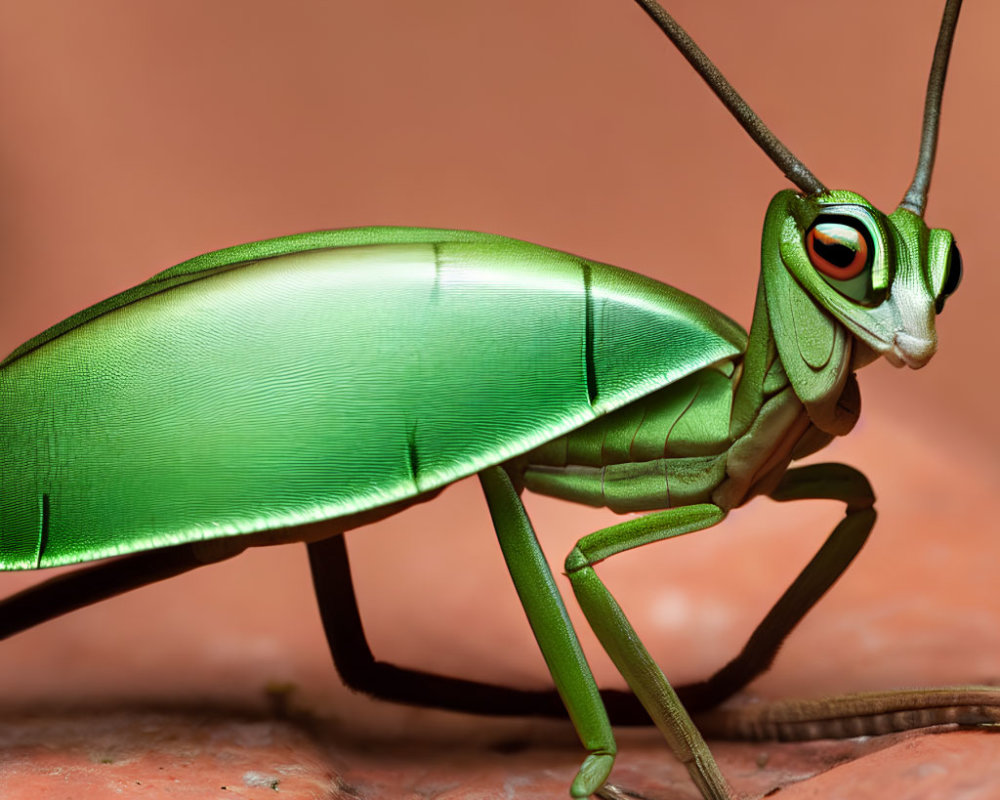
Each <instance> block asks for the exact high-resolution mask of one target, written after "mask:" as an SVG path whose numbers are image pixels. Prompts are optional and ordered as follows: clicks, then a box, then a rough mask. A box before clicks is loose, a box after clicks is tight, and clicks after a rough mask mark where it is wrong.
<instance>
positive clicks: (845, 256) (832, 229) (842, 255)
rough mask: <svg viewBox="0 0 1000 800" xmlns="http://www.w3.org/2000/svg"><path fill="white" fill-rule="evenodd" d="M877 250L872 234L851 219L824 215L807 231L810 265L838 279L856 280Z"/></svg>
mask: <svg viewBox="0 0 1000 800" xmlns="http://www.w3.org/2000/svg"><path fill="white" fill-rule="evenodd" d="M873 251H874V248H873V247H872V245H871V240H870V239H869V238H868V232H867V231H865V230H864V229H863V228H862V227H861V224H860V223H859V222H857V221H855V220H853V219H851V218H850V217H830V216H820V217H818V218H817V219H816V221H815V222H814V223H813V224H812V226H811V227H810V228H809V230H808V231H806V252H807V253H808V254H809V261H810V263H811V264H812V265H813V266H814V267H815V268H816V269H817V270H819V271H820V272H821V273H822V274H824V275H826V276H827V277H829V278H833V279H834V280H838V281H846V280H850V279H851V278H856V277H857V276H858V275H860V274H861V273H862V272H863V271H864V270H865V268H866V267H869V266H871V261H872V256H873V254H874V252H873Z"/></svg>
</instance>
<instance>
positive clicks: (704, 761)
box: [566, 503, 732, 800]
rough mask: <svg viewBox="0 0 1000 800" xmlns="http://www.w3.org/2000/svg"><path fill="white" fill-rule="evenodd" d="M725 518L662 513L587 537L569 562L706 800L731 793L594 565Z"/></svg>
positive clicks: (587, 603) (593, 616)
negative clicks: (635, 548) (641, 546)
mask: <svg viewBox="0 0 1000 800" xmlns="http://www.w3.org/2000/svg"><path fill="white" fill-rule="evenodd" d="M724 516H725V512H724V511H723V510H722V509H721V508H719V507H718V506H714V505H710V504H708V503H705V504H701V505H692V506H683V507H680V508H671V509H668V510H666V511H658V512H655V513H652V514H647V515H646V516H644V517H639V518H637V519H632V520H629V521H627V522H623V523H620V524H618V525H613V526H611V527H610V528H605V529H603V530H600V531H597V532H596V533H592V534H590V535H589V536H585V537H583V538H582V539H581V540H580V541H579V542H577V545H576V547H574V548H573V550H572V552H570V554H569V556H568V557H567V559H566V573H567V574H568V576H569V579H570V581H571V582H572V584H573V591H574V592H575V593H576V597H577V600H578V601H579V603H580V607H581V608H582V609H583V612H584V614H586V616H587V620H588V621H589V622H590V626H591V628H592V629H593V631H594V633H595V634H597V638H598V639H599V640H600V642H601V645H602V646H603V647H604V649H605V651H606V652H607V654H608V655H609V656H610V657H611V660H612V661H613V662H614V664H615V666H616V667H617V668H618V671H619V672H620V673H621V674H622V677H624V678H625V680H626V681H627V682H628V685H629V686H630V687H631V688H632V691H633V692H635V694H636V696H637V697H638V698H639V702H641V703H642V705H643V707H644V708H645V709H646V711H647V712H648V713H649V715H650V717H652V719H653V722H654V723H655V724H656V726H657V727H658V728H659V729H660V731H661V732H662V733H663V735H664V737H665V738H666V740H667V743H668V744H669V745H670V749H671V750H673V752H674V754H675V755H676V756H677V758H678V759H679V760H680V761H681V762H682V763H683V764H684V766H686V767H687V769H688V773H689V774H690V775H691V778H692V780H693V781H694V782H695V784H696V785H697V786H698V788H699V789H700V790H701V793H702V796H703V797H704V798H705V799H706V800H728V799H729V798H731V797H732V792H731V791H730V789H729V786H728V784H727V783H726V780H725V778H723V776H722V773H721V772H720V771H719V767H718V765H716V763H715V759H714V758H713V757H712V754H711V752H709V749H708V746H707V745H706V744H705V741H704V739H703V738H702V736H701V734H700V733H699V732H698V729H697V728H696V727H695V726H694V723H693V722H692V721H691V718H690V717H689V716H688V713H687V711H685V710H684V706H683V705H681V701H680V698H678V696H677V692H676V691H674V689H673V687H671V685H670V684H669V682H668V681H667V679H666V677H665V676H664V675H663V672H662V671H661V670H660V668H659V666H657V664H656V662H655V661H653V659H652V657H651V656H650V655H649V652H648V651H647V650H646V648H645V647H644V646H643V644H642V642H641V641H640V640H639V637H638V635H637V634H636V632H635V630H634V629H633V628H632V625H631V624H630V623H629V621H628V619H627V618H626V617H625V614H624V613H623V612H622V609H621V607H620V606H619V605H618V603H617V602H616V601H615V599H614V597H612V596H611V593H610V592H609V591H608V590H607V588H606V587H605V586H604V583H603V582H602V581H601V579H600V578H598V577H597V573H596V572H594V565H595V564H597V563H598V562H600V561H603V560H604V559H605V558H608V557H609V556H612V555H615V554H616V553H622V552H624V551H626V550H631V549H632V548H634V547H639V546H640V545H644V544H649V543H650V542H655V541H660V540H662V539H669V538H672V537H674V536H680V535H682V534H685V533H691V532H693V531H697V530H701V529H703V528H708V527H710V526H712V525H715V524H716V523H718V522H719V521H721V520H722V519H723V517H724Z"/></svg>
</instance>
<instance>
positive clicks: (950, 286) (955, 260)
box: [941, 242, 962, 297]
mask: <svg viewBox="0 0 1000 800" xmlns="http://www.w3.org/2000/svg"><path fill="white" fill-rule="evenodd" d="M961 282H962V255H961V253H959V252H958V247H956V246H955V243H954V242H952V243H951V253H950V254H949V255H948V274H947V276H945V279H944V287H943V288H942V289H941V296H942V297H948V296H949V295H951V294H953V293H954V292H955V290H956V289H957V288H958V284H960V283H961Z"/></svg>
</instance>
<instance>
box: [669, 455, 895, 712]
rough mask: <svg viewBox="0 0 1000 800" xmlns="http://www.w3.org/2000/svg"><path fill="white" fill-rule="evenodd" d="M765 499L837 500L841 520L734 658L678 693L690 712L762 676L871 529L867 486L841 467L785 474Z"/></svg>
mask: <svg viewBox="0 0 1000 800" xmlns="http://www.w3.org/2000/svg"><path fill="white" fill-rule="evenodd" d="M771 497H772V499H774V500H779V501H786V500H842V501H843V502H844V503H845V504H846V506H847V509H846V511H845V512H844V519H843V520H841V522H840V524H839V525H837V527H836V528H834V530H833V533H831V534H830V536H829V537H828V538H827V540H826V541H825V542H824V543H823V546H822V547H821V548H820V549H819V551H818V552H817V553H816V555H815V556H814V557H813V559H812V560H811V561H810V562H809V563H808V564H807V565H806V566H805V568H804V569H803V570H802V572H801V573H799V576H798V577H797V578H796V579H795V581H794V582H793V583H792V585H791V586H789V587H788V589H786V590H785V593H784V594H783V595H782V596H781V597H780V598H779V599H778V602H776V603H775V604H774V606H773V607H772V608H771V610H770V611H769V612H768V613H767V616H765V617H764V619H763V620H762V621H761V623H760V624H759V625H758V626H757V628H756V629H755V630H754V632H753V634H751V636H750V638H749V639H748V640H747V643H746V645H744V647H743V650H741V651H740V653H739V655H737V656H736V657H735V658H734V659H733V660H732V661H730V662H729V663H728V664H726V665H725V666H724V667H722V669H720V670H719V671H718V672H716V673H715V674H714V675H712V676H711V677H710V678H708V679H707V680H705V681H702V682H701V683H695V684H689V685H687V686H682V687H680V688H679V689H678V692H679V693H680V695H681V697H682V699H683V701H684V705H685V707H686V708H687V709H688V710H690V711H701V710H705V709H709V708H714V707H715V706H717V705H719V704H720V703H722V702H723V701H724V700H726V699H727V698H729V697H731V696H732V695H733V694H735V693H736V692H738V691H739V690H740V689H742V688H743V687H744V686H746V685H747V684H748V683H750V681H752V680H753V679H754V678H756V677H758V676H759V675H761V674H762V673H763V672H765V671H767V669H768V668H769V667H770V666H771V663H772V662H773V661H774V658H775V656H776V655H777V654H778V650H779V649H780V647H781V644H782V642H784V641H785V638H786V637H787V636H788V634H789V633H791V632H792V630H793V629H794V628H795V626H796V625H798V624H799V622H801V621H802V618H803V617H804V616H805V615H806V614H807V613H808V612H809V610H810V609H811V608H812V607H813V606H814V605H815V604H816V602H817V601H818V600H819V599H820V598H821V597H822V596H823V595H824V594H825V593H826V591H827V590H828V589H829V588H830V587H831V586H832V585H833V584H834V583H835V582H836V581H837V579H838V578H839V577H840V576H841V575H842V574H843V573H844V570H846V569H847V567H848V565H849V564H850V563H851V562H852V561H853V560H854V557H855V556H856V555H857V554H858V552H859V551H860V550H861V548H862V546H863V545H864V543H865V541H866V540H867V539H868V534H869V533H871V530H872V526H873V525H874V524H875V509H874V508H873V507H872V506H873V505H874V503H875V495H874V493H873V492H872V488H871V484H870V483H869V482H868V479H867V478H866V477H865V476H864V475H863V474H862V473H861V472H859V471H858V470H856V469H854V468H853V467H849V466H847V465H846V464H812V465H810V466H807V467H798V468H796V469H792V470H789V471H788V472H787V473H786V474H785V476H784V478H782V480H781V483H779V484H778V486H777V488H775V490H774V491H773V492H772V493H771Z"/></svg>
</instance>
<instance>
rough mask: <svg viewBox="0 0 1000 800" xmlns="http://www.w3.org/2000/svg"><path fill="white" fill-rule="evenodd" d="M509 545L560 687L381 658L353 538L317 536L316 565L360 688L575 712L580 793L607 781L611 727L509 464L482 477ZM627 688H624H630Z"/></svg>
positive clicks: (320, 589) (448, 701)
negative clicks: (358, 579)
mask: <svg viewBox="0 0 1000 800" xmlns="http://www.w3.org/2000/svg"><path fill="white" fill-rule="evenodd" d="M480 480H481V481H482V484H483V491H484V493H485V494H486V498H487V502H488V504H489V507H490V513H491V514H492V515H493V519H494V524H495V526H496V529H497V536H498V538H499V540H500V546H501V549H502V550H503V552H504V557H505V558H506V559H507V562H508V566H509V568H510V571H511V576H512V578H513V579H514V583H515V587H516V588H517V591H518V594H519V595H520V596H521V600H522V603H523V604H524V607H525V611H526V613H527V615H528V619H529V622H530V623H531V625H532V629H533V630H534V631H535V634H536V639H537V640H538V642H539V646H540V648H541V650H542V654H543V656H544V658H545V660H546V663H547V664H548V665H549V668H550V671H551V673H552V677H553V680H554V681H555V683H556V687H557V691H552V690H540V691H532V690H525V689H513V688H510V687H505V686H495V685H492V684H487V683H480V682H477V681H468V680H463V679H461V678H451V677H447V676H443V675H435V674H433V673H428V672H422V671H419V670H413V669H407V668H403V667H398V666H396V665H395V664H390V663H388V662H383V661H378V660H376V658H375V656H374V654H373V653H372V651H371V647H370V646H369V644H368V641H367V638H366V637H365V633H364V627H363V625H362V622H361V616H360V614H359V612H358V606H357V598H356V595H355V593H354V584H353V580H352V578H351V570H350V564H349V561H348V555H347V548H346V545H345V543H344V537H343V536H332V537H330V538H327V539H323V540H321V541H316V542H310V543H309V544H308V549H309V563H310V566H311V568H312V573H313V583H314V585H315V589H316V598H317V600H318V602H319V608H320V615H321V617H322V619H323V627H324V630H325V632H326V637H327V641H328V643H329V645H330V654H331V655H332V656H333V660H334V664H335V666H336V668H337V671H338V672H339V673H340V675H341V677H342V678H343V680H344V682H345V683H346V684H347V685H348V686H350V687H351V688H352V689H355V690H358V691H362V692H365V693H367V694H371V695H373V696H374V697H378V698H381V699H384V700H390V701H393V702H399V703H408V704H411V705H419V706H431V707H436V708H444V709H450V710H454V711H468V712H472V713H481V714H496V715H510V716H565V715H566V713H567V711H568V712H569V715H570V718H571V719H572V720H573V723H574V725H575V726H576V729H577V732H578V733H579V735H580V739H581V741H582V742H583V744H584V747H586V748H587V749H588V750H589V751H590V753H591V755H590V756H589V757H588V758H587V760H586V761H585V762H584V764H583V766H582V767H581V769H580V772H579V774H578V775H577V778H576V780H574V782H573V786H572V789H571V792H572V794H573V796H575V797H587V796H589V795H591V794H593V793H594V792H595V791H597V789H598V788H599V787H600V786H601V785H602V784H603V783H604V781H605V779H606V778H607V776H608V773H609V772H610V771H611V767H612V765H613V763H614V756H615V743H614V737H613V734H612V732H611V725H610V723H609V721H608V718H607V714H606V712H605V711H604V706H603V704H602V702H601V698H600V694H599V693H598V691H597V687H596V685H595V684H594V680H593V677H592V675H591V673H590V668H589V666H587V663H586V661H585V659H584V657H583V653H582V651H581V650H580V646H579V643H578V642H577V640H576V634H575V633H574V632H573V629H572V626H571V624H570V622H569V618H568V616H567V615H566V610H565V607H564V606H563V604H562V599H561V598H560V597H559V594H558V590H557V589H556V587H555V581H554V580H553V578H552V573H551V571H550V570H549V567H548V564H547V563H546V562H545V559H544V556H543V555H542V552H541V549H540V548H539V546H538V542H537V540H536V538H535V534H534V531H533V530H532V528H531V523H530V521H529V520H528V517H527V514H526V513H525V511H524V507H523V506H522V505H521V500H520V498H519V497H518V496H517V492H516V491H515V490H514V487H513V485H512V484H511V482H510V478H509V477H508V475H507V473H506V472H504V471H503V470H502V469H501V468H498V467H497V468H492V469H490V470H487V471H486V472H485V473H483V474H482V475H481V476H480ZM620 694H624V693H620Z"/></svg>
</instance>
